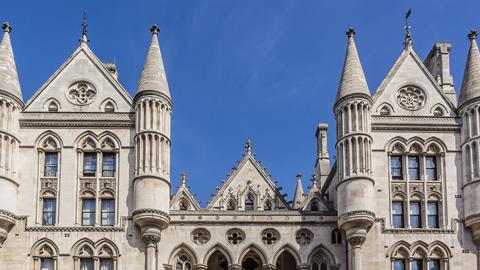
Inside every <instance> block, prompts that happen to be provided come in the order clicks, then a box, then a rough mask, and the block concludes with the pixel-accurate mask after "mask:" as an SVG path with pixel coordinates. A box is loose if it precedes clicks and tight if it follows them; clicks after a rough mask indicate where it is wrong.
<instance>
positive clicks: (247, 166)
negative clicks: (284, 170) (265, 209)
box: [207, 141, 290, 209]
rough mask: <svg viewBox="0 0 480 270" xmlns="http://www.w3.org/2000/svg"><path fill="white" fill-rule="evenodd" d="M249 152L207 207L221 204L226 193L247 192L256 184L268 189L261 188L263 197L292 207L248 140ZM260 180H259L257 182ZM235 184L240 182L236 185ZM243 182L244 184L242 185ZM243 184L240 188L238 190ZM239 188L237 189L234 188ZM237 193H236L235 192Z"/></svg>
mask: <svg viewBox="0 0 480 270" xmlns="http://www.w3.org/2000/svg"><path fill="white" fill-rule="evenodd" d="M246 148H247V152H246V153H244V158H243V160H241V161H240V163H239V165H238V167H237V168H235V170H234V172H233V173H232V174H231V175H229V177H228V179H227V180H226V181H225V183H224V184H223V186H222V187H221V188H220V189H219V191H218V192H217V194H215V196H214V197H213V198H212V200H211V201H210V203H209V204H208V205H207V209H214V208H215V206H216V205H218V204H219V202H220V200H222V198H224V195H226V194H232V195H233V193H235V192H237V193H238V192H243V193H244V192H246V191H249V190H252V189H253V187H254V186H263V187H264V188H265V189H266V190H259V192H260V193H262V195H263V197H265V195H267V197H268V196H269V197H273V198H276V199H277V201H278V202H279V203H281V204H282V205H283V207H284V208H285V209H290V205H289V204H288V202H287V201H286V200H285V198H284V197H283V196H282V194H281V193H280V192H279V190H278V189H277V187H276V186H275V184H274V183H273V181H272V180H271V179H270V176H269V175H268V174H267V173H265V170H264V169H263V168H262V167H260V165H259V162H258V161H257V160H255V158H254V155H255V154H254V153H253V152H252V151H251V142H250V141H248V142H247V147H246ZM255 181H259V182H255ZM235 184H238V185H237V186H235ZM242 184H243V185H242ZM239 186H241V187H240V188H241V189H240V190H238V188H239ZM234 189H237V190H234ZM235 194H236V193H235Z"/></svg>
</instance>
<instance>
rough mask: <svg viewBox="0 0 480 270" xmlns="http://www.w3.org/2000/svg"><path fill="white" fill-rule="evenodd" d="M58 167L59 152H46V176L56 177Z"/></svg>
mask: <svg viewBox="0 0 480 270" xmlns="http://www.w3.org/2000/svg"><path fill="white" fill-rule="evenodd" d="M57 168H58V154H57V153H48V152H47V153H45V168H44V176H47V177H56V176H57Z"/></svg>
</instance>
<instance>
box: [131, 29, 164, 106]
mask: <svg viewBox="0 0 480 270" xmlns="http://www.w3.org/2000/svg"><path fill="white" fill-rule="evenodd" d="M150 31H151V32H152V41H151V43H150V48H149V49H148V53H147V58H146V60H145V65H144V66H143V71H142V74H141V75H140V81H139V83H138V87H137V93H136V94H137V95H138V94H140V93H142V92H144V91H148V92H157V93H160V94H162V95H164V96H166V97H168V98H170V90H169V88H168V82H167V75H166V74H165V67H164V66H163V59H162V53H161V52H160V45H159V43H158V35H157V34H158V32H159V31H160V29H159V28H158V26H157V25H153V26H152V28H151V29H150Z"/></svg>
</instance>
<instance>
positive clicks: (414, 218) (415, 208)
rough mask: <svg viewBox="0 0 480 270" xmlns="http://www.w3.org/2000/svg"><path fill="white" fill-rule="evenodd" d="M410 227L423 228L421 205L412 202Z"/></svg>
mask: <svg viewBox="0 0 480 270" xmlns="http://www.w3.org/2000/svg"><path fill="white" fill-rule="evenodd" d="M410 226H411V227H412V228H421V227H422V220H421V214H420V203H418V202H412V203H410Z"/></svg>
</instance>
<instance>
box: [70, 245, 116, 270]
mask: <svg viewBox="0 0 480 270" xmlns="http://www.w3.org/2000/svg"><path fill="white" fill-rule="evenodd" d="M118 256H120V255H119V253H118V249H117V248H116V246H115V245H114V244H113V242H112V241H110V240H108V239H105V238H104V239H102V240H99V241H98V242H96V243H95V244H94V243H93V242H92V241H90V240H88V239H83V240H80V241H79V242H78V243H77V244H75V246H74V248H73V259H74V261H75V262H74V270H116V269H117V258H118Z"/></svg>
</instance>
